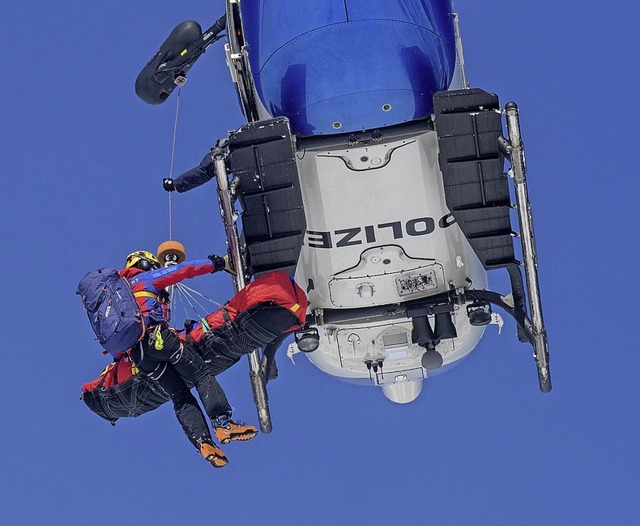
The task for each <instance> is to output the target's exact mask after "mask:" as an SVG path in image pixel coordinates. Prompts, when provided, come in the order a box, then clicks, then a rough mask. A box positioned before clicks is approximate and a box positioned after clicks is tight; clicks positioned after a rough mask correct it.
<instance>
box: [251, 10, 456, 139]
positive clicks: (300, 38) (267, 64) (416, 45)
mask: <svg viewBox="0 0 640 526" xmlns="http://www.w3.org/2000/svg"><path fill="white" fill-rule="evenodd" d="M240 6H241V13H242V28H243V32H244V34H243V38H244V41H245V42H246V45H247V48H248V50H249V62H250V65H251V70H252V77H253V82H254V86H255V90H256V93H257V95H258V97H259V99H260V101H261V103H262V105H263V106H264V108H265V109H266V111H267V112H268V113H269V114H271V115H272V116H286V117H288V118H289V120H290V123H291V129H292V131H293V133H295V134H297V135H305V136H309V135H323V134H335V133H344V132H351V131H357V130H364V129H375V128H381V127H385V126H389V125H393V124H399V123H403V122H408V121H411V120H414V119H418V118H421V117H424V116H426V115H428V114H430V113H431V112H432V110H433V103H432V96H433V94H434V93H435V92H436V91H440V90H444V89H447V88H448V87H449V84H450V82H451V79H452V77H453V73H454V68H455V59H456V53H455V38H454V29H453V20H452V6H451V2H450V0H396V1H394V2H389V1H388V0H327V1H323V2H311V3H310V2H291V1H288V0H256V1H253V2H241V4H240Z"/></svg>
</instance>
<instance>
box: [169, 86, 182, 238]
mask: <svg viewBox="0 0 640 526" xmlns="http://www.w3.org/2000/svg"><path fill="white" fill-rule="evenodd" d="M180 89H181V88H180V87H178V96H177V97H176V118H175V120H174V122H173V141H172V144H171V165H170V167H169V179H173V161H174V159H175V154H176V137H177V136H178V116H179V115H180ZM168 193H169V241H171V240H172V239H173V237H172V236H173V210H172V206H171V205H172V201H171V194H173V192H168Z"/></svg>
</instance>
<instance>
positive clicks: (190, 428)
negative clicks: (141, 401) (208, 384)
mask: <svg viewBox="0 0 640 526" xmlns="http://www.w3.org/2000/svg"><path fill="white" fill-rule="evenodd" d="M131 354H132V359H133V361H134V363H135V364H136V365H137V366H138V368H139V369H140V372H141V373H142V374H146V375H147V376H148V377H149V378H151V379H152V380H154V381H155V382H156V383H157V385H158V386H159V387H160V388H161V389H163V390H164V391H165V392H166V393H167V394H168V395H169V397H170V398H171V401H172V402H173V409H174V411H175V414H176V418H177V419H178V422H179V423H180V426H181V427H182V430H183V431H184V433H185V435H186V436H187V439H188V440H189V441H190V442H191V443H192V444H193V445H194V447H195V448H196V449H197V450H198V451H200V453H201V454H202V456H203V457H205V459H206V460H207V461H208V462H210V463H211V464H212V465H213V466H214V467H222V466H225V465H226V464H227V463H228V460H227V457H226V456H225V455H224V453H223V452H222V451H221V450H220V449H219V448H218V447H217V446H216V445H215V443H214V441H213V439H212V436H211V432H210V431H209V427H208V425H207V422H206V420H205V417H204V415H203V414H202V410H201V409H200V406H199V405H198V402H197V400H196V399H195V397H194V396H193V395H192V394H191V390H190V389H189V387H188V386H187V385H186V384H185V382H184V380H183V379H182V377H181V376H180V375H179V374H178V372H177V371H176V370H175V369H174V368H173V366H172V365H171V364H170V363H168V362H165V361H157V360H154V359H153V358H154V356H153V355H152V354H150V353H149V354H147V355H146V356H144V355H143V349H142V348H141V347H139V348H137V349H134V350H133V351H132V353H131Z"/></svg>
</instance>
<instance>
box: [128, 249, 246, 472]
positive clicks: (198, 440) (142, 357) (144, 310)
mask: <svg viewBox="0 0 640 526" xmlns="http://www.w3.org/2000/svg"><path fill="white" fill-rule="evenodd" d="M220 270H227V271H231V269H230V266H229V259H228V257H227V256H225V257H221V256H217V255H211V256H209V258H208V259H202V260H195V261H185V262H183V263H180V264H177V265H173V266H169V267H161V266H160V263H159V262H158V260H157V258H156V257H155V256H154V255H153V254H152V253H151V252H147V251H145V250H138V251H136V252H132V253H131V254H129V256H127V259H126V262H125V268H124V269H123V270H121V271H120V275H121V276H122V277H124V278H126V279H127V281H128V282H129V284H130V285H131V289H132V291H133V295H134V297H135V298H136V301H137V302H138V306H139V307H140V312H141V314H142V317H143V320H144V326H145V334H144V336H143V338H142V339H141V340H140V342H139V343H138V344H137V345H136V346H134V347H133V348H132V349H131V357H132V359H133V361H134V363H135V364H136V365H137V367H138V368H139V369H140V371H141V372H142V373H144V374H146V375H147V376H148V377H150V378H151V379H153V380H155V381H156V382H157V383H158V385H159V386H160V387H162V389H164V390H165V391H166V392H167V394H168V395H169V396H170V397H171V400H172V402H173V407H174V410H175V413H176V416H177V418H178V421H179V422H180V425H181V426H182V429H183V430H184V432H185V434H186V435H187V438H188V439H189V441H190V442H191V443H192V444H193V445H194V446H195V447H196V448H197V449H198V451H200V453H201V454H202V456H203V457H204V458H205V459H206V460H207V461H208V462H210V463H211V465H213V466H214V467H217V468H219V467H223V466H225V465H226V464H227V463H228V459H227V457H226V456H225V455H224V453H223V452H222V450H221V449H220V448H219V447H218V446H217V445H216V444H215V442H214V441H213V439H212V435H211V432H210V430H209V427H208V426H207V423H206V420H205V417H204V415H203V413H202V410H201V409H200V406H199V405H198V402H197V401H196V399H195V397H194V396H193V394H192V393H191V390H190V387H191V386H194V387H195V388H196V391H197V392H198V396H199V397H200V400H201V402H202V405H203V407H204V409H205V412H206V413H207V415H208V416H209V419H210V420H211V425H212V426H213V428H214V430H215V435H216V436H217V437H218V438H219V439H220V440H221V441H222V442H223V443H226V442H229V441H231V440H241V441H244V440H249V439H250V438H253V437H254V436H255V435H256V434H257V432H258V431H257V429H256V428H255V427H253V426H248V425H245V424H242V423H238V422H234V421H233V420H231V406H230V405H229V402H228V401H227V397H226V396H225V393H224V391H223V390H222V387H221V386H220V384H219V383H218V381H217V380H216V378H215V375H214V373H213V371H212V369H211V367H210V364H209V363H208V362H206V361H205V360H204V359H203V358H202V357H201V355H200V354H198V353H197V352H196V350H195V349H194V348H193V347H192V346H191V345H189V344H188V343H187V342H183V341H181V340H180V339H179V338H178V335H177V334H176V332H175V331H174V330H173V329H172V328H171V327H169V320H168V318H167V317H168V304H169V300H168V294H167V292H166V290H165V288H166V287H169V286H171V285H175V284H177V283H179V282H181V281H182V280H184V279H187V278H193V277H196V276H201V275H204V274H207V273H213V272H218V271H220Z"/></svg>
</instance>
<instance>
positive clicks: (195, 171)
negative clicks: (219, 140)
mask: <svg viewBox="0 0 640 526" xmlns="http://www.w3.org/2000/svg"><path fill="white" fill-rule="evenodd" d="M215 176H216V172H215V169H214V161H213V150H212V151H211V152H210V153H208V154H207V155H205V156H204V157H203V158H202V161H200V164H199V165H198V166H196V167H195V168H192V169H191V170H187V171H186V172H184V173H183V174H182V175H180V176H179V177H177V178H176V179H168V178H167V179H163V180H162V187H163V188H164V189H165V190H166V191H167V192H178V193H183V192H188V191H189V190H193V189H194V188H197V187H198V186H200V185H203V184H204V183H206V182H208V181H210V180H211V179H213V178H214V177H215Z"/></svg>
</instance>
